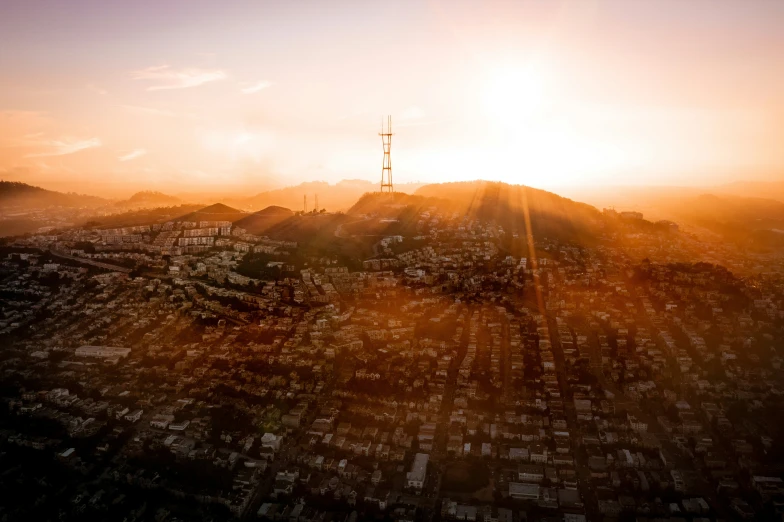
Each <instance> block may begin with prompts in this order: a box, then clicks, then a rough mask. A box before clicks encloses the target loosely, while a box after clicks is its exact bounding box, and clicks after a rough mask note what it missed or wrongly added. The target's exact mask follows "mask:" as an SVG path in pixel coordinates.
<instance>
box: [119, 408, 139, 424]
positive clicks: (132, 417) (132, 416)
mask: <svg viewBox="0 0 784 522" xmlns="http://www.w3.org/2000/svg"><path fill="white" fill-rule="evenodd" d="M143 413H144V410H134V411H132V412H131V413H126V414H125V415H124V416H123V418H124V419H125V420H127V421H128V422H138V421H139V419H141V418H142V414H143Z"/></svg>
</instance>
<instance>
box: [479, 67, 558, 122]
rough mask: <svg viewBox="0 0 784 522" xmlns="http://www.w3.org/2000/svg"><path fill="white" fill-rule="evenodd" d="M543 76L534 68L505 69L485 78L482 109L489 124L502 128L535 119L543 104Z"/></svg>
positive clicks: (544, 93)
mask: <svg viewBox="0 0 784 522" xmlns="http://www.w3.org/2000/svg"><path fill="white" fill-rule="evenodd" d="M546 94H547V93H546V90H545V78H544V75H543V74H542V73H541V72H540V71H539V70H537V69H536V68H535V67H534V66H522V65H521V66H504V67H499V68H496V69H494V70H492V71H491V72H490V73H489V74H488V75H487V80H486V82H485V86H484V88H483V90H482V108H483V111H484V113H485V115H486V116H487V117H488V118H489V119H490V120H491V122H492V123H495V124H499V125H502V126H504V127H507V126H514V125H519V124H522V123H524V122H525V121H526V120H530V119H531V118H534V117H538V116H539V115H540V113H541V111H542V110H543V109H544V107H545V105H546V101H547V100H546Z"/></svg>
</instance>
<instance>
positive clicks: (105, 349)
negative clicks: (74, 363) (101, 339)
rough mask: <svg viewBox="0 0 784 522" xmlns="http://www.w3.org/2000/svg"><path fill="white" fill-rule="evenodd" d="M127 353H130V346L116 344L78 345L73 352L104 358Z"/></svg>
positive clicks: (126, 354)
mask: <svg viewBox="0 0 784 522" xmlns="http://www.w3.org/2000/svg"><path fill="white" fill-rule="evenodd" d="M129 353H131V349H130V348H118V347H116V346H80V347H79V348H77V349H76V352H75V354H76V355H77V356H79V357H101V358H104V359H111V358H114V357H128V354H129Z"/></svg>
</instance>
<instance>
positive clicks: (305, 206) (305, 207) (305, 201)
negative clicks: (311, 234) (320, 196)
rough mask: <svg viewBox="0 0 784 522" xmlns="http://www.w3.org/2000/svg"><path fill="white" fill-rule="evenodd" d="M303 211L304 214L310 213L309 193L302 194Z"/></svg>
mask: <svg viewBox="0 0 784 522" xmlns="http://www.w3.org/2000/svg"><path fill="white" fill-rule="evenodd" d="M302 213H303V214H307V213H308V195H307V194H303V195H302Z"/></svg>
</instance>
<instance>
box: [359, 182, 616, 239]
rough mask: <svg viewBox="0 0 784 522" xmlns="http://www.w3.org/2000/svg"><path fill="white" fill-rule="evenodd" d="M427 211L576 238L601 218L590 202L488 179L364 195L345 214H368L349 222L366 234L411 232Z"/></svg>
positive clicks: (521, 232) (592, 233)
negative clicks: (585, 202) (410, 191)
mask: <svg viewBox="0 0 784 522" xmlns="http://www.w3.org/2000/svg"><path fill="white" fill-rule="evenodd" d="M433 211H435V212H441V213H447V214H450V215H451V214H456V215H457V216H458V217H462V216H466V217H468V218H470V219H477V220H480V221H486V222H491V223H495V224H496V225H499V226H501V227H503V229H504V230H505V231H507V232H510V233H512V234H517V235H518V236H519V237H525V234H527V233H528V226H527V225H526V223H527V222H528V223H530V228H531V232H532V233H533V234H534V236H535V237H547V236H552V237H558V238H560V239H563V240H574V241H580V242H586V241H589V240H592V239H594V238H595V237H596V235H597V232H598V227H599V225H600V223H601V221H602V216H601V213H600V212H599V211H598V210H597V209H596V208H594V207H592V206H590V205H586V204H584V203H579V202H576V201H572V200H571V199H567V198H563V197H561V196H558V195H557V194H553V193H552V192H547V191H544V190H539V189H534V188H531V187H527V186H524V185H510V184H507V183H498V182H488V181H472V182H458V183H439V184H432V185H425V186H423V187H420V188H419V189H418V190H417V191H416V193H415V194H414V195H408V194H399V193H395V194H392V195H389V194H378V193H374V194H366V195H365V196H363V197H362V198H360V199H359V201H357V203H356V204H355V205H354V206H353V207H352V208H351V209H350V210H349V212H348V213H349V214H350V215H354V216H361V215H365V216H372V217H366V220H365V222H360V223H359V224H357V225H354V227H355V229H354V230H353V231H352V233H358V232H357V230H356V229H357V228H358V227H361V229H362V230H363V232H362V233H367V234H370V233H373V234H391V233H400V234H404V233H412V230H413V229H412V227H414V226H415V225H416V222H417V221H418V220H419V219H420V216H421V214H422V213H424V212H429V213H431V214H432V213H433ZM526 214H527V216H526ZM347 226H348V225H347Z"/></svg>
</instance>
